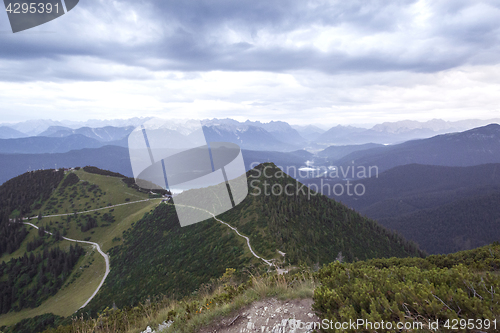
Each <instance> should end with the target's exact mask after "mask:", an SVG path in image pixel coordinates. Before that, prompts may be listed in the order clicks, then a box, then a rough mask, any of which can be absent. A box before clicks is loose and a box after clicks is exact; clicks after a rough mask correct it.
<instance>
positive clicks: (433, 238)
mask: <svg viewBox="0 0 500 333" xmlns="http://www.w3.org/2000/svg"><path fill="white" fill-rule="evenodd" d="M357 184H361V185H363V186H364V188H365V189H366V193H365V194H364V195H363V196H356V197H355V196H348V195H343V196H341V197H335V199H336V200H339V201H341V202H343V203H345V204H346V205H348V206H349V207H351V208H353V209H355V210H356V211H359V212H360V213H362V214H364V215H366V216H368V217H370V218H372V219H375V220H376V221H378V222H379V223H381V224H382V225H384V226H386V227H388V228H391V229H393V230H397V231H398V232H400V233H401V234H402V235H403V236H405V237H406V238H407V239H411V240H413V241H415V242H417V243H418V244H419V245H420V246H421V247H422V249H423V250H426V251H427V252H429V253H451V252H456V251H460V250H468V249H471V248H474V247H479V246H483V245H486V244H489V243H491V242H493V241H495V240H498V239H500V228H499V227H498V226H499V223H500V206H499V205H498V202H499V198H500V164H482V165H476V166H469V167H446V166H434V165H420V164H410V165H402V166H398V167H395V168H392V169H390V170H388V171H385V172H383V173H381V174H380V175H379V176H378V177H372V178H369V179H364V180H359V181H356V182H354V183H353V185H354V186H355V185H357Z"/></svg>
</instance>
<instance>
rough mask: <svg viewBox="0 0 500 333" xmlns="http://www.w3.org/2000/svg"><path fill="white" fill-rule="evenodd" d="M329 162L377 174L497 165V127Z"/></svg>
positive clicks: (499, 145)
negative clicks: (417, 167) (403, 168)
mask: <svg viewBox="0 0 500 333" xmlns="http://www.w3.org/2000/svg"><path fill="white" fill-rule="evenodd" d="M332 162H334V163H336V165H340V166H347V165H352V163H354V164H355V165H357V166H365V167H368V166H377V167H378V168H379V171H384V170H388V169H391V168H393V167H396V166H398V165H406V164H412V163H418V164H429V165H443V166H472V165H479V164H485V163H500V125H498V124H490V125H487V126H483V127H478V128H474V129H472V130H468V131H465V132H459V133H449V134H442V135H438V136H435V137H432V138H428V139H419V140H412V141H408V142H404V143H401V144H397V145H391V146H383V147H375V148H372V149H367V150H360V151H355V152H353V153H350V154H349V155H346V156H344V157H343V158H341V159H339V160H337V161H332Z"/></svg>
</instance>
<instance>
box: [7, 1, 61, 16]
mask: <svg viewBox="0 0 500 333" xmlns="http://www.w3.org/2000/svg"><path fill="white" fill-rule="evenodd" d="M5 10H6V11H7V13H9V14H21V13H22V14H26V13H28V12H29V13H30V14H35V13H38V14H50V13H52V11H54V12H55V13H59V4H58V3H56V4H55V5H52V4H51V3H43V2H31V3H19V2H14V3H9V5H8V6H7V8H5Z"/></svg>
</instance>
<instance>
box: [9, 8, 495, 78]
mask: <svg viewBox="0 0 500 333" xmlns="http://www.w3.org/2000/svg"><path fill="white" fill-rule="evenodd" d="M416 4H417V2H416V1H413V0H412V1H410V0H408V1H401V0H400V1H398V0H394V1H383V0H380V1H361V0H358V1H327V0H310V1H302V0H300V1H298V0H296V1H268V0H267V1H265V0H255V1H233V0H200V1H177V0H170V1H142V2H137V1H132V0H122V1H115V2H99V1H81V2H80V4H79V5H78V6H77V7H76V8H75V9H74V10H73V11H71V12H70V13H68V14H67V15H65V17H63V18H60V19H57V20H55V21H53V22H51V23H48V24H46V25H44V26H41V27H39V28H35V29H32V32H33V33H28V32H27V33H18V34H15V35H13V34H6V33H2V34H0V45H2V47H1V48H0V59H3V60H7V61H10V62H11V63H10V65H5V64H4V65H2V64H0V72H1V73H2V74H3V75H2V76H1V78H0V79H1V80H4V81H5V80H7V81H32V80H33V81H34V80H47V81H58V80H76V81H78V80H102V81H109V80H115V79H120V78H131V79H135V80H137V79H139V80H140V79H147V78H149V77H150V75H152V74H151V73H150V72H156V71H163V70H167V71H168V70H180V71H212V70H222V71H269V72H286V71H294V70H314V71H319V72H323V73H327V74H330V75H332V74H338V73H346V72H347V73H348V72H366V71H373V72H389V71H410V72H438V71H442V70H446V69H450V68H454V67H457V66H460V65H464V64H495V63H498V59H499V58H498V56H497V55H498V52H499V51H500V50H499V45H500V43H499V38H500V37H499V36H500V33H499V32H500V31H499V27H500V25H499V24H498V22H500V5H499V4H498V2H494V1H474V0H471V1H457V0H450V1H437V2H430V4H429V6H428V8H425V6H423V7H422V11H424V10H425V11H427V12H428V13H423V12H419V8H418V7H416ZM134 15H135V17H136V19H133V18H131V17H132V16H134ZM420 15H423V16H426V17H424V19H423V21H422V22H420V23H419V24H416V23H415V19H416V18H417V17H418V16H420ZM0 28H1V29H2V30H7V27H6V23H5V22H3V23H2V25H1V27H0ZM311 29H312V30H311ZM332 29H333V30H332ZM335 29H337V30H335ZM47 30H50V31H54V33H51V34H49V33H35V32H36V31H47ZM308 30H309V32H307V31H308ZM303 31H306V33H308V34H309V35H308V36H309V37H310V38H312V39H314V38H316V37H318V35H319V34H321V33H323V34H325V36H326V38H327V39H328V38H330V39H331V40H330V42H329V43H330V44H331V45H328V42H325V47H326V50H325V49H322V48H321V47H320V46H318V45H319V44H322V42H321V41H317V42H313V41H311V40H310V39H308V37H307V36H305V37H300V33H302V32H303ZM337 34H338V35H337ZM287 40H290V42H287ZM99 63H109V64H117V65H123V66H130V67H132V68H142V69H143V71H144V73H143V74H140V75H139V74H137V73H136V72H135V71H134V70H129V71H126V72H125V73H123V74H121V75H120V74H118V73H116V72H114V71H113V70H110V69H106V68H102V70H100V71H91V70H89V69H88V68H92V67H96V68H99V66H98V65H96V64H99Z"/></svg>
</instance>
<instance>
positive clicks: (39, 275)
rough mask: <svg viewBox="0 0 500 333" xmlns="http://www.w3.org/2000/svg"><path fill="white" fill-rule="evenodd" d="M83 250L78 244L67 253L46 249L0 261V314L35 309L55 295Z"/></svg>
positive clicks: (57, 249) (55, 249) (56, 249)
mask: <svg viewBox="0 0 500 333" xmlns="http://www.w3.org/2000/svg"><path fill="white" fill-rule="evenodd" d="M84 252H85V251H84V250H83V248H82V247H81V246H79V245H76V246H75V247H73V246H72V245H71V246H70V249H69V251H68V252H65V251H63V250H60V249H59V248H53V249H51V250H49V249H48V248H45V249H44V251H43V253H42V254H40V253H38V254H36V255H34V254H33V253H31V254H30V255H27V254H26V253H25V254H24V256H23V257H22V258H17V259H16V258H14V259H11V260H10V261H9V262H7V263H6V262H2V263H1V264H0V314H2V313H7V312H9V311H19V310H21V309H23V308H28V307H30V308H34V307H36V306H39V305H40V304H41V303H42V301H44V300H45V299H47V298H48V297H49V296H52V295H55V293H56V292H57V291H58V290H59V288H60V287H61V286H62V285H63V283H64V282H65V280H66V278H67V277H68V276H69V274H70V273H71V271H72V269H73V266H74V265H75V264H76V262H77V261H78V259H79V257H80V256H81V255H82V254H83V253H84Z"/></svg>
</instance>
